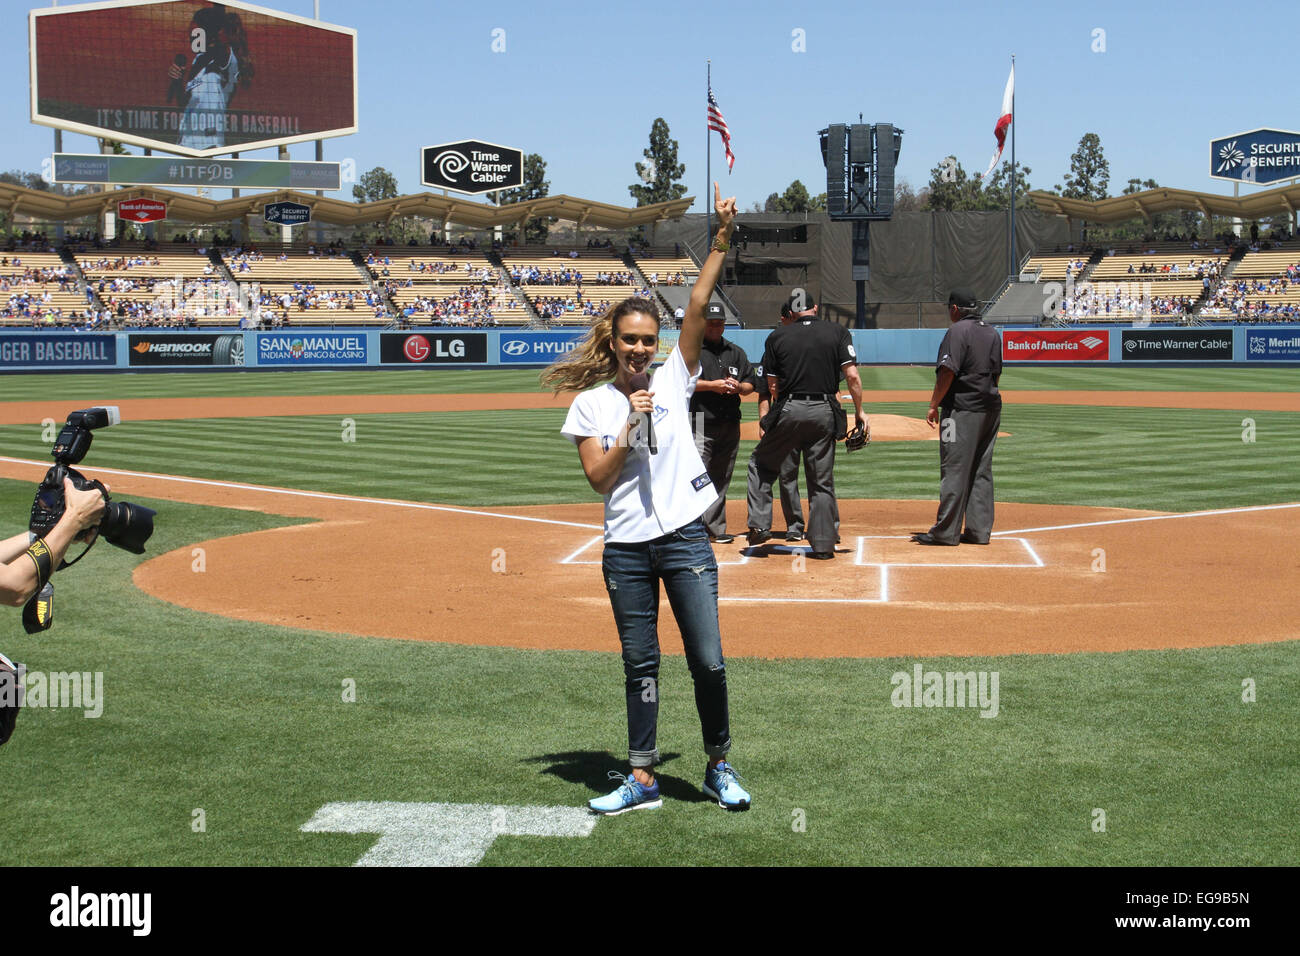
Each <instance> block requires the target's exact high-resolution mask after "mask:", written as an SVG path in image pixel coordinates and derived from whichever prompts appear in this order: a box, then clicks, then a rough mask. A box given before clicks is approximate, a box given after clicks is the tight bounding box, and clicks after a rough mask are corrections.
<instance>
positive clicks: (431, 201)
mask: <svg viewBox="0 0 1300 956" xmlns="http://www.w3.org/2000/svg"><path fill="white" fill-rule="evenodd" d="M128 199H159V200H162V201H163V202H166V203H167V218H168V220H179V221H182V222H204V223H210V222H228V221H233V220H235V219H242V218H243V217H245V216H261V214H262V207H263V206H265V205H266V204H267V203H272V202H279V201H281V200H292V201H293V202H300V203H302V204H304V205H306V206H310V207H311V210H312V214H311V215H312V220H313V221H315V222H326V223H332V224H334V225H339V226H353V225H364V224H369V223H376V222H391V221H392V220H393V219H395V218H398V217H401V216H420V217H422V218H425V219H433V220H438V221H440V222H442V223H443V224H444V226H446V225H449V224H452V223H455V224H456V225H461V226H471V227H474V228H479V229H490V228H492V227H493V226H511V225H515V224H516V223H520V222H523V221H525V220H528V219H533V218H535V217H538V216H553V217H555V218H556V219H562V220H566V221H568V222H575V223H578V224H579V225H584V226H600V227H603V228H606V229H621V228H626V227H628V226H640V225H648V224H651V223H656V222H663V221H665V220H668V219H679V218H681V216H682V215H683V214H684V213H685V212H686V210H687V209H689V208H690V206H691V203H692V202H694V197H691V196H686V197H683V198H681V199H674V200H672V201H671V202H663V203H656V204H655V205H652V206H640V207H637V208H630V207H627V206H613V205H610V204H609V203H603V202H596V201H595V200H592V199H579V198H577V197H574V196H563V195H562V196H547V197H546V198H544V199H530V200H528V201H527V202H521V203H511V204H508V205H505V206H489V205H487V204H485V203H479V202H470V201H468V200H465V199H456V198H453V197H450V196H438V195H434V194H433V193H427V192H426V193H413V194H412V195H409V196H398V197H396V198H394V199H382V200H380V201H379V202H369V203H356V202H346V201H345V200H342V199H331V198H328V197H325V196H317V195H314V194H312V193H301V192H296V191H294V190H291V189H281V190H278V191H276V192H268V193H256V194H253V195H249V196H240V197H238V198H234V199H209V198H206V197H203V196H196V195H194V194H193V193H177V192H172V191H170V190H167V189H159V188H157V187H154V186H132V187H129V188H126V189H110V190H108V191H107V192H96V193H82V194H80V195H77V196H60V195H58V194H57V193H51V192H45V191H43V190H40V189H26V188H24V187H22V186H14V185H11V184H9V183H0V210H3V211H5V212H7V213H9V215H10V217H13V216H14V215H24V216H32V217H33V218H35V219H41V220H47V221H55V222H59V221H68V220H74V219H83V218H86V217H91V216H94V217H98V216H102V215H103V213H104V212H106V211H107V212H112V211H115V210H114V204H115V203H119V202H122V201H124V200H128Z"/></svg>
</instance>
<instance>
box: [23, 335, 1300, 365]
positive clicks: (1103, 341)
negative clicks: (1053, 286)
mask: <svg viewBox="0 0 1300 956" xmlns="http://www.w3.org/2000/svg"><path fill="white" fill-rule="evenodd" d="M770 332H771V330H770V329H763V330H752V331H751V330H745V329H737V330H734V331H728V332H727V333H726V334H727V337H728V338H729V339H731V340H732V341H734V342H735V343H736V344H737V345H739V346H740V347H741V348H743V349H744V350H745V352H746V353H747V354H748V355H749V357H750V360H751V361H753V362H758V361H760V360H761V358H762V354H763V343H764V341H765V340H766V338H767V336H768V335H769V334H770ZM582 334H583V331H582V330H580V329H568V330H556V331H546V332H542V331H538V332H529V331H522V330H513V329H483V330H478V329H475V330H455V329H437V330H433V329H429V330H415V331H408V332H385V331H380V330H377V329H356V330H348V331H338V330H334V329H310V328H303V329H292V330H284V331H276V332H255V331H229V332H214V331H169V332H146V331H134V332H108V333H96V332H75V331H61V332H47V331H41V330H31V331H19V330H13V331H3V332H0V371H5V372H51V371H64V370H67V371H74V370H75V371H91V370H102V371H127V370H130V371H163V370H170V371H187V370H188V371H199V370H209V371H212V370H219V369H225V370H232V369H236V368H244V369H283V368H297V369H303V368H374V367H379V366H384V367H394V368H395V367H410V366H420V365H422V366H426V367H435V368H437V367H445V368H503V367H510V366H520V367H523V366H533V367H537V366H540V365H546V364H549V363H550V362H552V361H554V360H555V359H556V358H558V357H559V356H561V355H563V354H564V352H565V351H566V350H567V349H568V348H570V347H571V346H572V344H573V343H574V342H576V341H577V340H578V339H579V338H581V336H582ZM943 334H944V330H943V329H870V330H856V331H854V332H853V333H852V335H853V344H854V348H855V349H856V350H857V353H858V362H859V364H862V365H930V364H932V363H933V362H934V361H935V358H936V354H937V352H938V348H939V342H940V341H941V340H942V338H943ZM1001 334H1002V352H1003V360H1004V362H1006V363H1007V364H1009V365H1060V364H1070V365H1092V364H1097V365H1129V364H1134V363H1139V364H1158V365H1178V364H1195V365H1206V364H1210V365H1214V364H1223V365H1232V364H1239V365H1251V364H1258V363H1269V364H1279V363H1280V364H1289V363H1300V326H1221V327H1208V326H1206V327H1194V328H1181V327H1180V328H1171V327H1150V328H1116V327H1114V326H1107V327H1088V326H1085V327H1071V328H1068V329H1043V328H1033V327H1019V328H1017V327H1007V328H1003V329H1002V330H1001ZM676 335H677V333H675V332H668V331H665V333H664V334H663V336H662V345H663V348H664V351H665V353H666V350H667V349H670V348H671V347H672V345H673V343H674V342H675V341H676Z"/></svg>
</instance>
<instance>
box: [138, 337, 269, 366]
mask: <svg viewBox="0 0 1300 956" xmlns="http://www.w3.org/2000/svg"><path fill="white" fill-rule="evenodd" d="M127 354H128V361H129V363H130V364H131V365H132V366H133V367H134V366H139V365H170V366H176V367H181V368H193V367H195V366H201V365H243V364H244V335H243V333H242V332H228V333H225V334H222V335H197V334H195V335H151V334H132V335H130V336H129V337H128V345H127Z"/></svg>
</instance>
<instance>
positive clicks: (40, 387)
mask: <svg viewBox="0 0 1300 956" xmlns="http://www.w3.org/2000/svg"><path fill="white" fill-rule="evenodd" d="M538 373H539V370H538V369H512V368H496V369H455V368H438V369H434V368H418V369H406V368H391V369H361V370H322V371H304V372H298V371H282V370H275V371H259V372H250V371H244V372H204V373H191V374H186V373H173V372H152V373H149V372H128V373H94V374H88V373H72V374H67V375H5V376H3V377H0V401H27V400H31V399H33V398H39V397H42V396H48V395H58V396H59V397H60V398H61V399H64V398H66V400H67V401H68V403H69V405H68V407H69V410H72V409H73V408H80V407H84V406H85V405H89V404H94V403H97V402H103V403H111V401H112V400H113V399H115V398H116V399H125V398H199V397H204V396H222V397H225V396H238V395H266V396H276V395H372V394H373V395H409V394H454V393H462V392H463V393H486V392H542V391H544V389H542V387H541V385H540V384H539V382H538ZM859 373H860V374H861V376H862V384H863V387H864V388H866V389H868V390H873V389H917V390H928V389H930V388H932V387H933V386H934V370H933V368H932V367H931V366H928V365H919V366H863V367H861V368H860V369H859ZM1002 387H1003V388H1004V389H1008V390H1015V389H1025V390H1043V389H1085V390H1093V389H1097V390H1103V391H1105V390H1124V391H1190V392H1196V391H1248V392H1294V391H1297V390H1300V367H1297V368H1242V367H1232V368H1220V367H1214V368H1196V369H1187V368H1159V367H1144V368H1133V367H1124V366H1106V367H1101V368H1083V367H1070V368H1060V367H1043V368H1040V367H1036V366H1013V367H1009V368H1007V369H1006V370H1005V371H1004V373H1003V376H1002Z"/></svg>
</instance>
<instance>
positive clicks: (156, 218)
mask: <svg viewBox="0 0 1300 956" xmlns="http://www.w3.org/2000/svg"><path fill="white" fill-rule="evenodd" d="M117 218H118V219H121V220H123V221H125V222H162V221H163V220H164V219H166V218H167V204H166V203H165V202H163V201H162V200H160V199H127V200H125V201H124V202H120V203H118V204H117Z"/></svg>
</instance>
